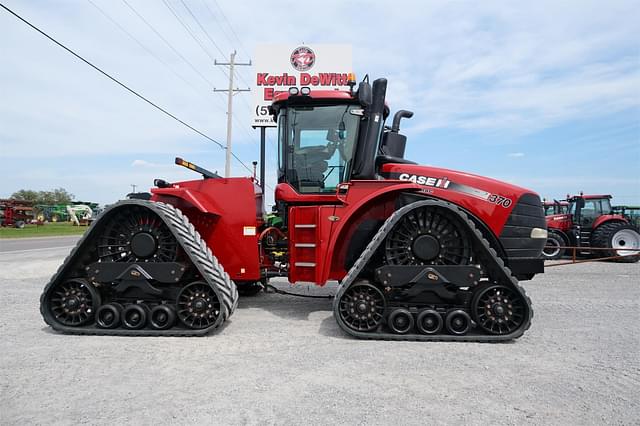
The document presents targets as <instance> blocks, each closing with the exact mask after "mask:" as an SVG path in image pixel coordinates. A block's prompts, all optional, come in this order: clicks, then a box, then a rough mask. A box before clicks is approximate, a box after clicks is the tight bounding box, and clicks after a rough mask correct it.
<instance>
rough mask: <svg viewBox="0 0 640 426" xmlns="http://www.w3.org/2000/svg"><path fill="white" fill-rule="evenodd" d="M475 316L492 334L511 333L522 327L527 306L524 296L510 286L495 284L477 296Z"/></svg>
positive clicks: (484, 328) (481, 325)
mask: <svg viewBox="0 0 640 426" xmlns="http://www.w3.org/2000/svg"><path fill="white" fill-rule="evenodd" d="M475 300H476V302H475V308H474V309H475V311H474V313H475V317H476V322H477V323H478V325H479V326H480V327H481V328H482V329H483V330H485V331H486V332H488V333H491V334H509V333H511V332H513V331H515V330H517V329H518V328H520V327H521V326H522V324H523V322H524V320H525V318H526V314H527V308H526V305H525V303H524V300H523V299H522V297H521V296H520V295H519V294H518V293H516V292H515V291H513V290H511V289H510V288H508V287H505V286H502V285H495V286H491V287H488V288H485V289H484V290H481V291H480V293H478V295H477V296H476V297H475Z"/></svg>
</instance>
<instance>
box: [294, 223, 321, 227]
mask: <svg viewBox="0 0 640 426" xmlns="http://www.w3.org/2000/svg"><path fill="white" fill-rule="evenodd" d="M295 227H296V228H315V227H316V225H315V223H298V224H296V225H295Z"/></svg>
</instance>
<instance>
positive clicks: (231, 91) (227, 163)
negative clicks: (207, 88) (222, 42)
mask: <svg viewBox="0 0 640 426" xmlns="http://www.w3.org/2000/svg"><path fill="white" fill-rule="evenodd" d="M235 59H236V51H235V50H234V51H233V53H231V60H230V61H229V62H218V61H217V60H216V61H214V64H215V65H228V66H229V88H228V89H216V88H215V87H214V88H213V91H214V92H227V96H228V98H227V148H226V151H227V152H226V158H225V163H224V177H226V178H228V177H230V176H231V157H232V155H231V154H232V152H233V151H231V136H232V135H231V132H232V130H233V129H232V128H233V95H235V94H236V93H238V92H248V91H249V89H238V88H235V89H234V88H233V72H234V67H235V66H236V65H251V61H249V62H248V63H241V62H239V63H236V61H235Z"/></svg>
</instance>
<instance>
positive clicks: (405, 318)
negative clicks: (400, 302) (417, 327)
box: [387, 308, 414, 334]
mask: <svg viewBox="0 0 640 426" xmlns="http://www.w3.org/2000/svg"><path fill="white" fill-rule="evenodd" d="M387 324H388V325H389V328H390V329H391V331H393V332H394V333H396V334H407V333H408V332H410V331H411V330H412V329H413V325H414V320H413V315H411V312H409V311H408V310H406V309H404V308H399V309H395V310H394V311H393V312H391V314H389V319H388V320H387Z"/></svg>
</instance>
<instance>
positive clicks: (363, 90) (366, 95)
mask: <svg viewBox="0 0 640 426" xmlns="http://www.w3.org/2000/svg"><path fill="white" fill-rule="evenodd" d="M358 102H360V105H362V106H363V107H369V106H371V104H372V103H373V94H372V93H371V85H370V84H369V83H368V82H366V81H362V82H360V85H359V86H358Z"/></svg>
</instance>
